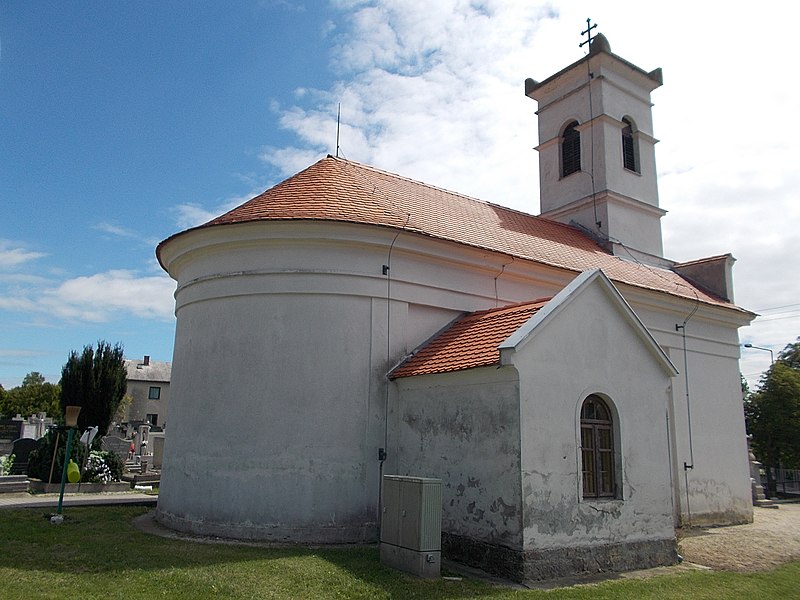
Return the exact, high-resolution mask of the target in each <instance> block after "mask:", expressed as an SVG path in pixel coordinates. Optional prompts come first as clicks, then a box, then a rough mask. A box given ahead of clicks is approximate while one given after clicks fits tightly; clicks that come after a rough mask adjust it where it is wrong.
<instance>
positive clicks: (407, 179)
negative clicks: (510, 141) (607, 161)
mask: <svg viewBox="0 0 800 600" xmlns="http://www.w3.org/2000/svg"><path fill="white" fill-rule="evenodd" d="M328 158H329V159H332V160H334V161H339V162H343V163H347V164H349V165H352V166H355V167H358V168H361V169H364V170H365V171H372V172H374V173H380V174H381V175H385V176H387V177H391V178H392V179H398V180H400V181H405V182H408V183H413V184H414V185H419V186H422V187H424V188H427V189H430V190H435V191H438V192H444V193H445V194H450V195H452V196H458V197H459V198H464V199H465V200H472V201H473V202H477V203H478V204H483V205H485V206H491V207H493V208H497V209H499V210H502V211H504V212H509V213H515V214H518V215H521V216H523V217H526V218H530V219H541V220H542V221H547V223H549V224H552V225H556V226H558V227H561V228H565V229H568V230H570V231H579V229H578V228H576V227H575V226H573V225H570V224H569V223H561V222H560V221H554V220H553V219H550V218H548V217H544V216H542V215H534V214H532V213H529V212H525V211H524V210H520V209H518V208H511V207H509V206H503V205H502V204H497V203H496V202H490V201H489V200H483V199H481V198H478V197H476V196H470V195H469V194H464V193H461V192H456V191H454V190H451V189H448V188H445V187H441V186H438V185H433V184H431V183H426V182H425V181H422V180H420V179H414V178H413V177H407V176H405V175H400V174H398V173H393V172H392V171H387V170H386V169H381V168H380V167H376V166H374V165H369V164H366V163H362V162H358V161H357V160H352V159H349V158H343V157H341V156H333V155H331V154H328V155H327V156H326V157H325V158H321V159H320V160H319V161H317V162H321V161H323V160H326V159H328ZM301 173H302V171H301ZM293 177H294V176H292V177H290V178H289V179H292V178H293ZM289 179H287V180H286V181H289ZM270 189H271V188H270ZM265 191H267V190H265ZM598 248H599V249H600V250H601V251H603V252H605V253H606V254H610V253H609V252H608V251H607V250H605V249H604V248H603V247H602V246H600V245H599V244H598Z"/></svg>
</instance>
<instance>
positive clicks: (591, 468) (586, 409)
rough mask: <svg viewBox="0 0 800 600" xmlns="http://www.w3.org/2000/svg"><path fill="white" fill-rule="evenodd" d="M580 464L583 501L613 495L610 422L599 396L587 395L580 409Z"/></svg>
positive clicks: (603, 401) (605, 405)
mask: <svg viewBox="0 0 800 600" xmlns="http://www.w3.org/2000/svg"><path fill="white" fill-rule="evenodd" d="M581 463H582V469H583V497H584V498H613V497H614V496H616V481H615V480H616V473H615V471H616V467H615V464H614V421H613V417H612V413H611V410H610V409H609V407H608V404H607V403H606V402H605V400H603V399H602V398H601V397H600V396H597V395H595V394H592V395H590V396H588V397H587V398H586V399H585V400H584V401H583V405H582V406H581Z"/></svg>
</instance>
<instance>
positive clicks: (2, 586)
mask: <svg viewBox="0 0 800 600" xmlns="http://www.w3.org/2000/svg"><path fill="white" fill-rule="evenodd" d="M147 510H149V509H147V508H142V507H123V506H115V507H92V508H68V509H66V510H65V511H64V512H65V515H66V519H65V521H64V523H63V524H62V525H58V526H56V525H51V524H50V522H49V521H48V520H47V519H46V515H45V511H44V510H43V509H25V510H6V509H4V510H0V599H6V598H13V599H17V598H19V599H26V600H27V599H37V598H58V599H60V600H61V599H72V598H75V599H81V600H91V599H115V598H119V599H121V600H135V599H138V598H147V599H149V600H152V599H156V598H161V597H164V598H172V599H184V598H186V599H193V598H237V599H238V598H304V599H305V598H370V599H372V598H491V599H495V598H496V599H503V598H514V599H528V598H548V599H549V600H558V599H562V598H592V599H593V600H594V599H598V598H600V599H602V598H637V599H644V598H659V599H660V598H675V599H678V598H680V599H682V600H683V599H692V598H709V599H712V598H713V599H715V600H716V599H719V598H737V599H739V598H759V599H763V598H789V597H798V595H800V583H798V582H800V562H795V563H791V564H789V565H786V566H784V567H782V568H781V569H778V570H777V571H773V572H770V573H763V574H755V575H742V574H736V573H711V572H690V573H683V574H676V575H667V576H659V577H654V578H651V579H647V580H616V581H607V582H604V583H601V584H596V585H591V586H576V587H571V588H562V589H558V590H551V591H536V590H531V591H517V590H511V589H508V588H502V587H493V586H490V585H487V584H485V583H482V582H479V581H475V580H467V579H465V580H462V581H446V580H437V581H421V580H418V579H415V578H413V577H411V576H406V575H403V574H401V573H397V572H395V571H392V570H390V569H387V568H384V567H383V566H382V565H381V564H380V562H379V560H378V551H377V549H374V548H356V549H332V550H318V549H315V550H310V549H280V550H279V549H265V548H251V547H238V546H232V545H215V544H198V543H192V542H184V541H178V540H167V539H162V538H159V537H155V536H150V535H146V534H144V533H141V532H139V531H137V530H136V529H135V528H134V527H133V526H132V524H131V521H132V519H133V518H134V517H136V516H138V515H141V514H143V513H144V512H146V511H147Z"/></svg>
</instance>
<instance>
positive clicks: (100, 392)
mask: <svg viewBox="0 0 800 600" xmlns="http://www.w3.org/2000/svg"><path fill="white" fill-rule="evenodd" d="M127 381H128V378H127V371H126V369H125V359H124V356H123V350H122V346H121V345H120V344H116V345H115V346H111V344H109V343H107V342H105V341H103V340H101V341H99V342H97V348H96V349H95V348H93V347H92V346H85V347H84V349H83V352H81V353H80V354H78V352H76V351H75V350H73V351H72V352H71V353H70V355H69V358H68V359H67V363H66V364H65V365H64V368H63V369H62V370H61V382H60V383H61V410H62V411H64V410H65V409H66V407H67V406H80V407H81V412H80V414H79V415H78V429H79V430H83V429H87V428H88V427H93V426H95V425H96V426H97V428H98V430H99V432H100V434H101V435H104V434H105V433H106V432H107V431H108V428H109V426H110V425H111V419H112V418H113V417H114V413H115V412H116V411H117V407H118V406H119V403H120V402H121V401H122V398H123V396H124V395H125V389H126V386H127Z"/></svg>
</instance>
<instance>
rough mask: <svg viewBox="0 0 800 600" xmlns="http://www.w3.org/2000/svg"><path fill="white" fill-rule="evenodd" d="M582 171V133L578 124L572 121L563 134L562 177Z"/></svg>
mask: <svg viewBox="0 0 800 600" xmlns="http://www.w3.org/2000/svg"><path fill="white" fill-rule="evenodd" d="M580 170H581V133H580V131H578V122H577V121H572V122H571V123H569V124H568V125H567V126H566V127H565V128H564V133H562V134H561V176H562V177H566V176H567V175H572V173H576V172H577V171H580Z"/></svg>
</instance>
